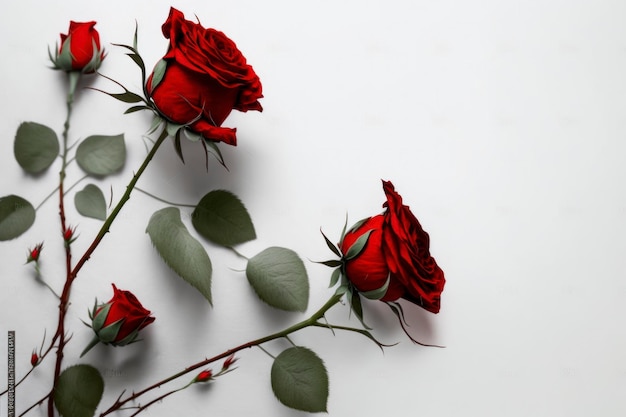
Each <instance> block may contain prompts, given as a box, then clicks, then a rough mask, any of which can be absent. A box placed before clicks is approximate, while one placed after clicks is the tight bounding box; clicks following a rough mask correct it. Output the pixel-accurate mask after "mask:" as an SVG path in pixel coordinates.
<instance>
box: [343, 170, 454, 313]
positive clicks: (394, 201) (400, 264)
mask: <svg viewBox="0 0 626 417" xmlns="http://www.w3.org/2000/svg"><path fill="white" fill-rule="evenodd" d="M383 189H384V191H385V194H386V196H387V202H386V203H385V204H384V205H383V207H386V208H387V210H386V211H385V212H384V213H383V214H380V215H377V216H374V217H370V218H369V219H366V220H365V221H364V222H363V223H362V224H358V225H357V226H356V227H353V229H351V230H350V231H349V232H348V233H346V235H345V237H344V239H343V241H342V242H341V243H340V246H341V250H342V252H343V253H344V254H346V253H347V252H348V250H349V248H350V247H351V246H352V245H353V244H354V243H355V242H356V240H357V239H358V238H359V237H361V236H363V235H364V234H366V233H368V232H369V237H368V238H367V243H366V244H365V246H364V248H363V250H362V251H361V252H360V253H359V254H358V255H357V256H356V257H354V258H352V259H348V260H347V261H346V263H345V272H346V277H347V278H348V280H349V281H350V282H351V283H352V285H354V287H355V288H356V289H357V290H358V291H361V292H368V291H376V290H379V289H382V288H383V287H385V286H387V290H386V292H385V293H384V295H383V296H382V298H381V300H382V301H395V300H397V299H398V298H404V299H406V300H408V301H411V302H412V303H415V304H417V305H419V306H421V307H423V308H424V309H426V310H428V311H430V312H432V313H438V312H439V308H440V299H441V292H442V291H443V287H444V284H445V282H446V280H445V278H444V274H443V271H442V270H441V268H439V266H438V265H437V263H436V262H435V259H434V258H433V257H432V256H431V255H430V251H429V244H430V241H429V237H428V233H426V232H425V231H424V229H422V226H421V225H420V223H419V221H418V220H417V218H416V217H415V216H414V215H413V213H411V210H410V209H409V207H407V206H405V205H403V204H402V197H400V195H399V194H398V193H396V191H395V190H394V187H393V184H392V183H391V182H389V181H383Z"/></svg>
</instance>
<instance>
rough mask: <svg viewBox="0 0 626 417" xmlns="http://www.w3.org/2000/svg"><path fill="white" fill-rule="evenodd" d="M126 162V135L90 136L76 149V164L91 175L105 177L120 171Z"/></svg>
mask: <svg viewBox="0 0 626 417" xmlns="http://www.w3.org/2000/svg"><path fill="white" fill-rule="evenodd" d="M125 160H126V145H125V144H124V135H123V134H121V135H116V136H101V135H94V136H89V137H88V138H86V139H85V140H84V141H82V142H81V144H80V145H78V149H76V162H78V165H79V166H80V167H81V168H82V169H83V170H84V171H85V172H86V173H87V174H90V175H96V176H103V175H109V174H112V173H114V172H116V171H119V170H120V169H122V167H123V166H124V162H125Z"/></svg>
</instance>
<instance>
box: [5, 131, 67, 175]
mask: <svg viewBox="0 0 626 417" xmlns="http://www.w3.org/2000/svg"><path fill="white" fill-rule="evenodd" d="M13 153H14V154H15V159H16V160H17V163H18V164H20V166H21V167H22V168H23V169H24V171H26V172H28V173H31V174H38V173H40V172H42V171H44V170H46V169H47V168H48V167H49V166H50V165H52V163H53V162H54V160H55V159H56V157H57V156H58V155H59V139H58V138H57V134H56V133H55V132H54V130H52V129H50V128H49V127H48V126H44V125H42V124H39V123H35V122H24V123H22V124H21V125H20V126H19V127H18V128H17V133H16V134H15V142H14V143H13Z"/></svg>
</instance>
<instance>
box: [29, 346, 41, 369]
mask: <svg viewBox="0 0 626 417" xmlns="http://www.w3.org/2000/svg"><path fill="white" fill-rule="evenodd" d="M30 364H31V365H32V366H33V368H34V367H35V366H37V365H39V355H37V352H36V351H34V350H33V354H32V355H31V356H30Z"/></svg>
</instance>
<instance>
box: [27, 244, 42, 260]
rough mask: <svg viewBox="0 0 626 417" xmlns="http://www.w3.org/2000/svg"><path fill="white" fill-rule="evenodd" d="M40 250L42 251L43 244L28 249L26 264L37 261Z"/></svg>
mask: <svg viewBox="0 0 626 417" xmlns="http://www.w3.org/2000/svg"><path fill="white" fill-rule="evenodd" d="M42 249H43V242H41V243H39V244H37V245H35V247H34V248H32V249H29V250H28V256H27V258H26V263H30V262H37V261H39V255H41V250H42Z"/></svg>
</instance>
